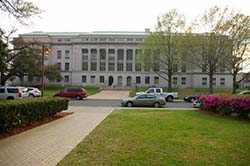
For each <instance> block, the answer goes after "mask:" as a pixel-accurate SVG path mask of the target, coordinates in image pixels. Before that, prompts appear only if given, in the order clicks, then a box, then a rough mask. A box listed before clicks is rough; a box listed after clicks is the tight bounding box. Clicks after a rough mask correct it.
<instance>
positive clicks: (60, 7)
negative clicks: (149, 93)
mask: <svg viewBox="0 0 250 166" xmlns="http://www.w3.org/2000/svg"><path fill="white" fill-rule="evenodd" d="M29 1H32V2H34V4H36V5H37V6H38V7H39V8H41V9H42V10H43V11H44V12H43V13H42V14H41V15H40V16H39V17H36V18H32V19H31V22H32V23H31V24H30V25H29V26H21V25H20V24H18V23H17V22H16V21H15V20H14V19H12V18H10V17H9V16H8V15H7V14H4V13H3V12H0V25H1V28H4V29H5V30H9V29H11V27H16V28H18V31H17V33H16V34H21V33H28V32H32V31H44V32H92V31H144V29H145V28H150V29H151V30H153V29H154V27H155V25H156V21H157V16H161V15H162V14H164V13H166V12H168V11H169V10H170V9H173V8H175V9H177V10H178V11H179V12H180V13H182V14H184V15H185V17H186V19H187V21H188V22H191V21H192V20H193V19H195V18H196V17H197V16H199V15H201V14H203V13H204V12H205V10H208V9H209V8H210V7H212V6H214V5H218V6H220V7H225V6H229V7H231V8H234V9H235V10H240V11H241V12H242V13H244V14H247V15H250V10H249V5H250V3H249V2H248V1H247V0H70V1H68V0H67V1H65V0H64V1H63V0H61V1H59V0H29ZM247 2H248V3H247Z"/></svg>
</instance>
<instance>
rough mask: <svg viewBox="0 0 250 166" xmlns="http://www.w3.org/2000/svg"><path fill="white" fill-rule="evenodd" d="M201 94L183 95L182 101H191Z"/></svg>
mask: <svg viewBox="0 0 250 166" xmlns="http://www.w3.org/2000/svg"><path fill="white" fill-rule="evenodd" d="M201 95H202V94H194V95H190V96H185V97H184V101H186V102H193V101H194V100H196V99H197V97H199V96H201Z"/></svg>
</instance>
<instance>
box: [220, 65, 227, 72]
mask: <svg viewBox="0 0 250 166" xmlns="http://www.w3.org/2000/svg"><path fill="white" fill-rule="evenodd" d="M225 71H226V68H225V66H224V65H222V66H221V67H220V72H221V73H224V72H225Z"/></svg>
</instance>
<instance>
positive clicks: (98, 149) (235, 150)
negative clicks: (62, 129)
mask: <svg viewBox="0 0 250 166" xmlns="http://www.w3.org/2000/svg"><path fill="white" fill-rule="evenodd" d="M58 165H59V166H68V165H70V166H78V165H81V166H85V165H86V166H93V165H94V166H99V165H107V166H110V165H121V166H123V165H124V166H127V165H131V166H134V165H136V166H139V165H141V166H144V165H150V166H151V165H153V166H154V165H155V166H159V165H167V166H169V165H170V166H172V165H173V166H182V165H183V166H186V165H200V166H204V165H219V166H235V165H242V166H248V165H250V123H249V122H242V121H236V120H228V119H219V118H214V117H209V116H206V115H202V114H200V113H197V112H194V111H168V110H116V111H114V112H113V113H112V114H111V115H109V116H108V117H107V118H106V119H105V120H104V121H103V122H102V123H101V124H100V125H99V126H97V128H95V130H94V131H92V132H91V133H90V134H89V135H88V136H87V137H86V138H85V139H84V140H83V141H82V142H81V143H80V144H79V145H78V146H77V147H76V148H75V149H74V150H73V151H72V152H71V153H70V154H68V155H67V156H66V157H65V158H64V159H63V160H62V161H61V162H60V163H59V164H58Z"/></svg>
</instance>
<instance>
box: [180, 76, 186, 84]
mask: <svg viewBox="0 0 250 166" xmlns="http://www.w3.org/2000/svg"><path fill="white" fill-rule="evenodd" d="M181 85H186V77H182V78H181Z"/></svg>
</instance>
